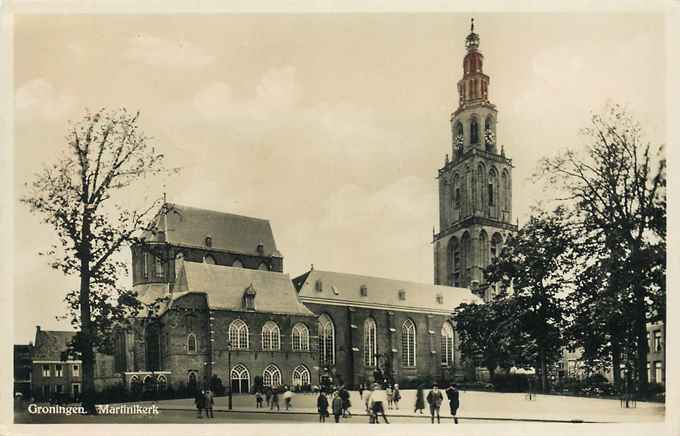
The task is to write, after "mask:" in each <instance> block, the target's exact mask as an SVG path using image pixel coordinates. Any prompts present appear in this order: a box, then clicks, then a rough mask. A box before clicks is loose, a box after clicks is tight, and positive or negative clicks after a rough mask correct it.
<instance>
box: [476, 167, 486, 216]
mask: <svg viewBox="0 0 680 436" xmlns="http://www.w3.org/2000/svg"><path fill="white" fill-rule="evenodd" d="M485 182H486V170H485V169H484V165H482V164H479V166H478V167H477V186H478V187H479V189H478V191H479V192H478V198H477V200H476V201H477V204H478V205H479V210H480V211H484V210H485V204H484V197H485V195H484V186H485V185H486V183H485Z"/></svg>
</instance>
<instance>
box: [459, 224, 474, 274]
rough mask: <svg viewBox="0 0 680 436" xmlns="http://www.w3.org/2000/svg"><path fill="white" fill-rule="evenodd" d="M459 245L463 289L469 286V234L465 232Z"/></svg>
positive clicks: (470, 252)
mask: <svg viewBox="0 0 680 436" xmlns="http://www.w3.org/2000/svg"><path fill="white" fill-rule="evenodd" d="M460 245H461V266H462V275H463V277H462V279H461V284H462V285H463V286H465V287H467V286H470V274H471V268H472V239H471V238H470V233H468V232H465V233H463V236H462V237H461V238H460Z"/></svg>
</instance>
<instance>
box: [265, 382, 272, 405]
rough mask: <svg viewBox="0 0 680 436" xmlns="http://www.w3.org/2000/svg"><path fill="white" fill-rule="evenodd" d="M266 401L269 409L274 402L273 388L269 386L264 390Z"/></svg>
mask: <svg viewBox="0 0 680 436" xmlns="http://www.w3.org/2000/svg"><path fill="white" fill-rule="evenodd" d="M264 399H265V401H267V407H269V405H270V403H271V401H272V388H271V386H267V387H266V388H264Z"/></svg>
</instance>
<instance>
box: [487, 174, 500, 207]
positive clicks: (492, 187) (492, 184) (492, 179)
mask: <svg viewBox="0 0 680 436" xmlns="http://www.w3.org/2000/svg"><path fill="white" fill-rule="evenodd" d="M487 186H488V188H487V191H488V192H487V196H488V199H489V206H492V207H493V206H498V174H497V173H496V170H495V169H494V168H491V171H489V181H488V185H487ZM492 218H495V217H492Z"/></svg>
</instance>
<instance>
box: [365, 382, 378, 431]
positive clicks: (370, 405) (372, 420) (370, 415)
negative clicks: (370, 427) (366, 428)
mask: <svg viewBox="0 0 680 436" xmlns="http://www.w3.org/2000/svg"><path fill="white" fill-rule="evenodd" d="M372 393H373V386H372V385H368V392H366V399H365V400H364V405H365V406H366V413H367V414H368V423H369V424H376V419H375V414H374V413H373V400H372V398H371V394H372Z"/></svg>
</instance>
